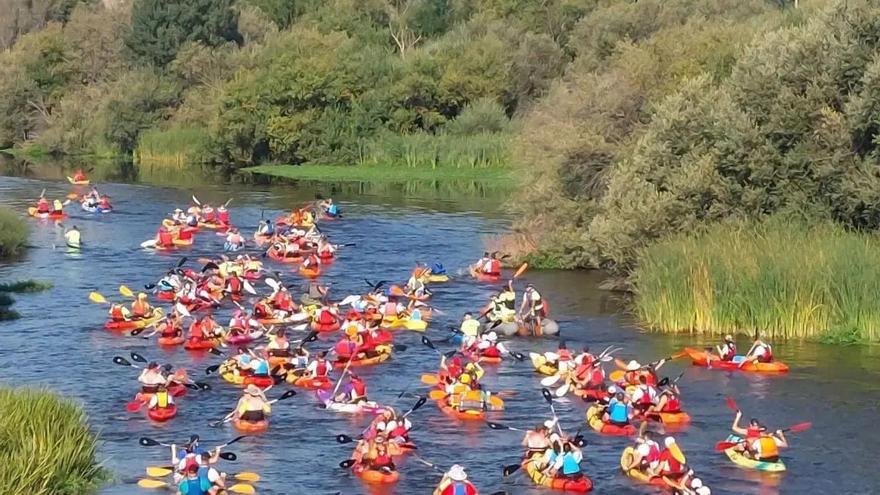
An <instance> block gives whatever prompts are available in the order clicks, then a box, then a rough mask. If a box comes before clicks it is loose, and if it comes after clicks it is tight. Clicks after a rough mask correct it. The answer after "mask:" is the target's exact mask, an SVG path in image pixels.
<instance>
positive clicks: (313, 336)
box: [300, 330, 318, 347]
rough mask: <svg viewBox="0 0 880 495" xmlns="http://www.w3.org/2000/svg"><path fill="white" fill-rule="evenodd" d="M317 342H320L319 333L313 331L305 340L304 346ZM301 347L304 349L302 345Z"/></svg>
mask: <svg viewBox="0 0 880 495" xmlns="http://www.w3.org/2000/svg"><path fill="white" fill-rule="evenodd" d="M316 340H318V332H316V331H314V330H312V331H311V332H309V335H308V336H306V338H304V339H303V344H305V343H306V342H314V341H316ZM300 347H302V345H300Z"/></svg>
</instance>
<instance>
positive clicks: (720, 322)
mask: <svg viewBox="0 0 880 495" xmlns="http://www.w3.org/2000/svg"><path fill="white" fill-rule="evenodd" d="M639 254H640V256H639V265H638V267H637V268H636V269H635V271H634V272H633V274H632V284H633V287H634V290H635V301H634V303H635V313H636V315H637V316H638V318H639V320H640V321H641V322H642V323H643V324H644V325H645V326H646V327H648V328H650V329H653V330H659V331H663V332H690V333H706V334H723V333H743V334H748V335H752V334H754V333H755V332H759V333H760V335H761V336H763V337H767V338H769V339H812V340H824V341H833V342H853V341H859V342H863V341H864V342H867V341H870V342H878V341H880V308H878V307H877V304H876V294H878V291H880V240H878V239H877V238H876V237H875V236H873V235H869V234H860V233H854V232H848V231H845V230H844V229H842V228H841V227H839V226H836V225H833V224H827V223H826V224H821V225H818V226H814V227H810V226H806V225H805V224H803V223H802V222H800V221H797V220H792V219H791V218H787V217H777V218H772V219H770V220H768V221H766V222H761V223H754V222H743V221H738V222H729V223H719V224H716V225H713V226H711V227H709V228H708V229H706V230H705V231H704V232H701V233H698V234H694V235H685V234H681V235H676V236H673V237H670V238H668V239H666V240H663V241H661V242H659V243H657V244H654V245H652V246H650V247H647V248H645V249H644V250H643V251H641V252H640V253H639Z"/></svg>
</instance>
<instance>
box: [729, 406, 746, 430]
mask: <svg viewBox="0 0 880 495" xmlns="http://www.w3.org/2000/svg"><path fill="white" fill-rule="evenodd" d="M740 419H742V411H737V412H736V416H735V417H734V418H733V425H732V426H731V427H730V429H731V430H733V432H734V433H736V434H737V435H741V436H746V435H747V434H748V431H746V429H745V428H742V427H740V425H739V420H740Z"/></svg>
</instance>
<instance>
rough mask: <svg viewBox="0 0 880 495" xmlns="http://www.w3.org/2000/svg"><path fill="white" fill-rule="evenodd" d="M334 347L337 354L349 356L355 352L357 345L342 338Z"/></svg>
mask: <svg viewBox="0 0 880 495" xmlns="http://www.w3.org/2000/svg"><path fill="white" fill-rule="evenodd" d="M333 348H334V349H335V350H336V355H337V356H339V357H344V358H347V357H350V356H351V355H352V354H353V353H354V351H355V350H356V349H357V345H355V343H354V342H352V341H350V340H340V341H339V342H337V343H336V345H335V346H334V347H333Z"/></svg>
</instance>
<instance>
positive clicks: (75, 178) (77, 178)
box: [73, 168, 86, 182]
mask: <svg viewBox="0 0 880 495" xmlns="http://www.w3.org/2000/svg"><path fill="white" fill-rule="evenodd" d="M85 180H86V174H84V173H83V171H82V169H81V168H78V169H76V173H74V174H73V181H74V182H83V181H85Z"/></svg>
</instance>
